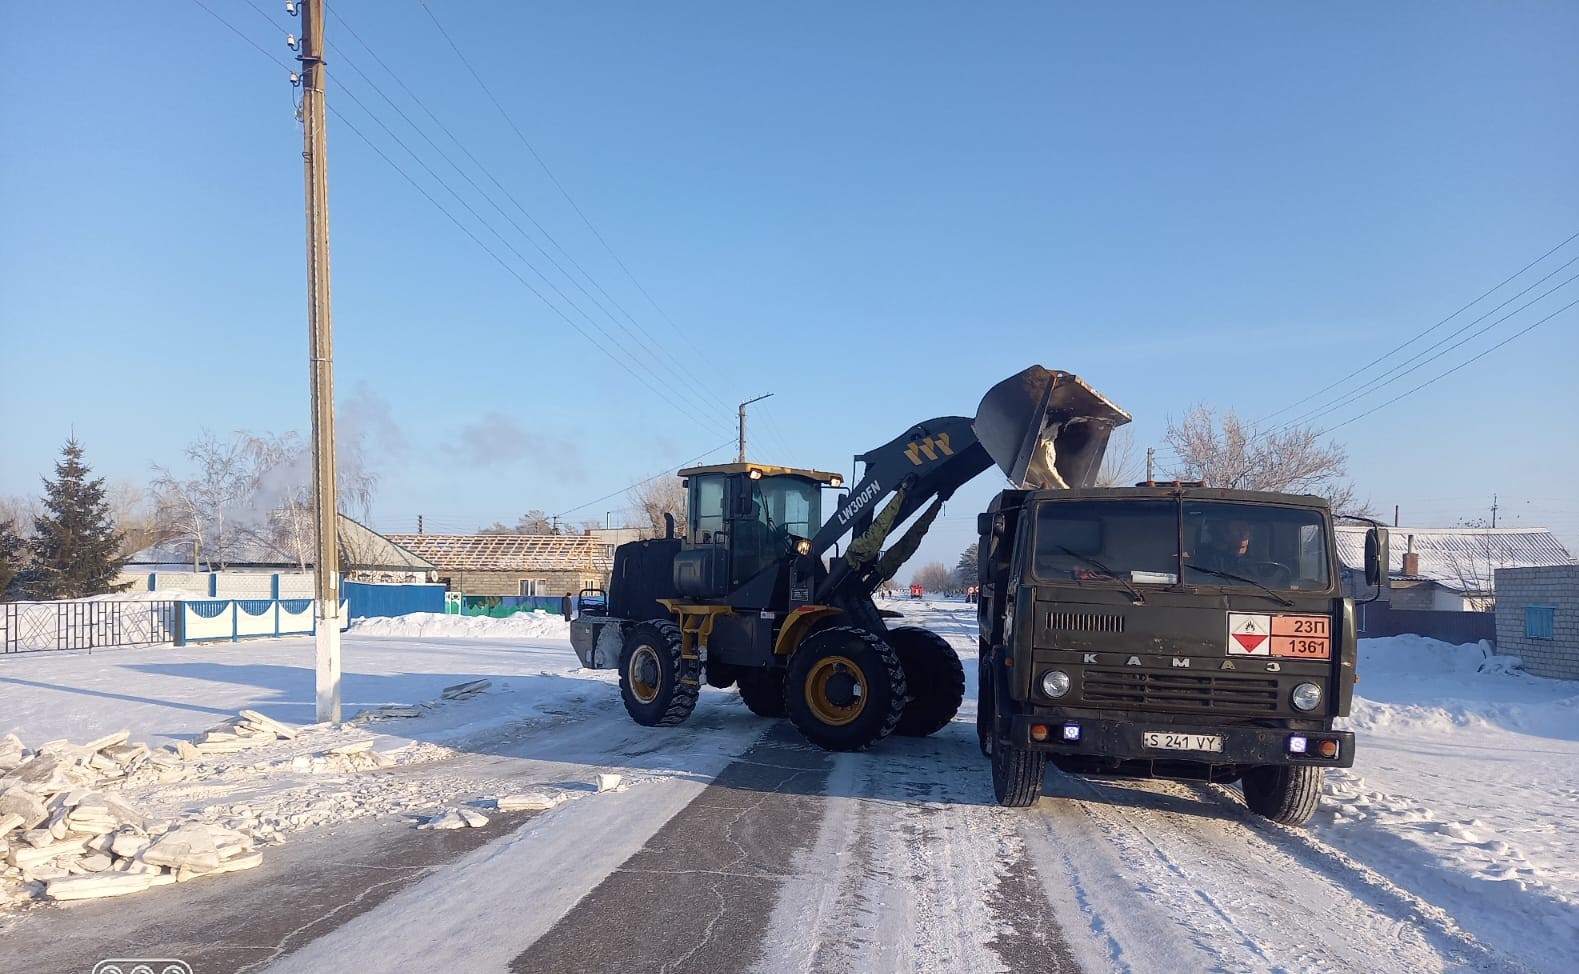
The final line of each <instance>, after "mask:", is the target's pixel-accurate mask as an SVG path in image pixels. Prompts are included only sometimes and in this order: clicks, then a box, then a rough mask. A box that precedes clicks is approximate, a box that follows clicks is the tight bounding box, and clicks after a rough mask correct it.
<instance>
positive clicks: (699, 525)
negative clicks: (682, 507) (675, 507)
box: [690, 474, 727, 544]
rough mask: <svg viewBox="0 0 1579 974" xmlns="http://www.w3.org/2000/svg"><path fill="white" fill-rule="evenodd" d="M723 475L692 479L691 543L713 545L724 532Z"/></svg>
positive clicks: (705, 475) (707, 475)
mask: <svg viewBox="0 0 1579 974" xmlns="http://www.w3.org/2000/svg"><path fill="white" fill-rule="evenodd" d="M726 482H727V481H726V480H725V478H724V476H723V475H722V474H702V475H700V476H695V477H692V478H691V487H690V492H691V510H690V521H691V543H692V544H713V543H714V535H716V534H718V532H720V531H722V530H724V485H725V483H726Z"/></svg>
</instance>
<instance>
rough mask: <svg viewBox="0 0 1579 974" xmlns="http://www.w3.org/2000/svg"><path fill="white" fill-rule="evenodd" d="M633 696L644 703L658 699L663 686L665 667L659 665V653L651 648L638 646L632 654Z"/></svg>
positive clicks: (631, 677)
mask: <svg viewBox="0 0 1579 974" xmlns="http://www.w3.org/2000/svg"><path fill="white" fill-rule="evenodd" d="M630 682H631V696H633V697H635V698H636V699H637V700H639V701H641V702H642V703H652V702H653V701H654V700H657V699H658V689H659V688H660V687H662V686H663V667H662V666H660V665H659V660H658V651H657V650H656V649H653V648H652V647H651V646H637V647H636V651H635V652H634V653H631V664H630Z"/></svg>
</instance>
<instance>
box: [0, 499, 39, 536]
mask: <svg viewBox="0 0 1579 974" xmlns="http://www.w3.org/2000/svg"><path fill="white" fill-rule="evenodd" d="M42 513H44V507H43V505H41V504H40V503H39V502H38V498H36V497H20V496H18V497H0V521H10V522H11V524H12V527H13V529H14V530H15V531H16V532H17V534H18V535H20V536H21V537H23V538H27V537H31V536H32V534H33V519H34V518H36V517H38V516H39V515H40V514H42Z"/></svg>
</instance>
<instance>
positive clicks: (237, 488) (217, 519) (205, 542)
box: [152, 430, 253, 572]
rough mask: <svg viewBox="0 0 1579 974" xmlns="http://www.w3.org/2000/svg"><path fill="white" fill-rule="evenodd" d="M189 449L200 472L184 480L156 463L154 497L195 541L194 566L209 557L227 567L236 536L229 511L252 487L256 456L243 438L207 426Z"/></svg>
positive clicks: (184, 536)
mask: <svg viewBox="0 0 1579 974" xmlns="http://www.w3.org/2000/svg"><path fill="white" fill-rule="evenodd" d="M185 453H186V458H187V459H188V460H190V461H191V462H192V464H193V466H194V467H195V468H196V470H197V474H196V476H194V477H192V478H190V479H188V480H181V479H179V478H177V477H176V476H175V475H174V474H173V473H171V472H170V469H169V468H168V467H162V466H158V465H155V466H154V473H155V474H157V475H158V476H157V477H155V478H154V481H153V485H152V486H153V491H154V496H155V497H156V498H157V499H158V505H159V510H160V512H161V514H162V515H163V516H165V517H167V518H169V521H170V524H171V525H172V527H173V528H174V529H175V537H176V538H178V539H180V540H181V541H184V542H186V543H187V544H188V545H190V546H191V551H192V570H193V571H194V572H195V571H198V570H199V565H200V564H201V563H203V562H204V561H205V560H206V562H207V563H208V564H210V565H215V564H217V565H218V566H219V567H221V568H223V567H224V566H225V564H226V562H227V560H228V559H229V555H230V551H231V549H232V548H233V547H234V546H235V541H236V539H235V538H234V537H233V536H232V533H231V532H229V531H228V530H227V524H226V516H227V514H228V513H229V512H230V511H232V510H234V509H235V508H236V506H237V505H238V504H239V503H240V502H241V500H242V498H243V497H245V496H246V494H247V492H248V490H249V489H250V488H251V485H252V482H253V470H252V466H251V457H250V456H249V454H248V452H247V449H246V446H245V444H244V443H243V442H242V441H241V440H240V439H237V440H232V441H230V442H228V443H227V442H224V441H222V440H220V439H219V438H218V437H216V436H215V435H214V434H213V433H212V432H210V431H208V430H204V431H203V435H202V438H200V439H199V440H197V442H195V443H192V444H190V445H188V446H187V448H186V450H185Z"/></svg>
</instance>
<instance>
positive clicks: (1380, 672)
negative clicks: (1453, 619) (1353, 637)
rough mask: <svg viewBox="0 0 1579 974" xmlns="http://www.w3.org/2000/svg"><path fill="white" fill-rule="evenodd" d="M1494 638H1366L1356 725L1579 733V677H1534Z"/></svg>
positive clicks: (1362, 644)
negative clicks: (1494, 645)
mask: <svg viewBox="0 0 1579 974" xmlns="http://www.w3.org/2000/svg"><path fill="white" fill-rule="evenodd" d="M1517 662H1518V661H1517V660H1516V659H1514V658H1513V657H1507V656H1496V655H1493V654H1492V650H1491V647H1490V645H1489V644H1486V643H1466V644H1464V645H1459V646H1454V645H1452V644H1450V643H1445V642H1442V641H1441V640H1437V639H1428V638H1426V637H1424V636H1389V637H1387V638H1383V639H1362V640H1360V653H1359V675H1360V683H1359V686H1358V687H1356V688H1355V701H1354V707H1353V710H1352V715H1351V717H1350V718H1349V726H1350V728H1351V729H1354V730H1368V731H1378V730H1389V729H1391V730H1398V729H1403V728H1409V729H1414V730H1438V731H1447V730H1452V729H1454V728H1471V729H1473V728H1487V727H1495V728H1500V729H1502V730H1508V731H1515V732H1519V733H1524V734H1534V735H1539V736H1541V737H1554V738H1560V739H1565V740H1579V683H1575V682H1571V681H1566V680H1548V679H1543V678H1540V677H1534V676H1530V675H1529V674H1527V673H1524V672H1523V671H1521V670H1519V669H1517Z"/></svg>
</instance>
